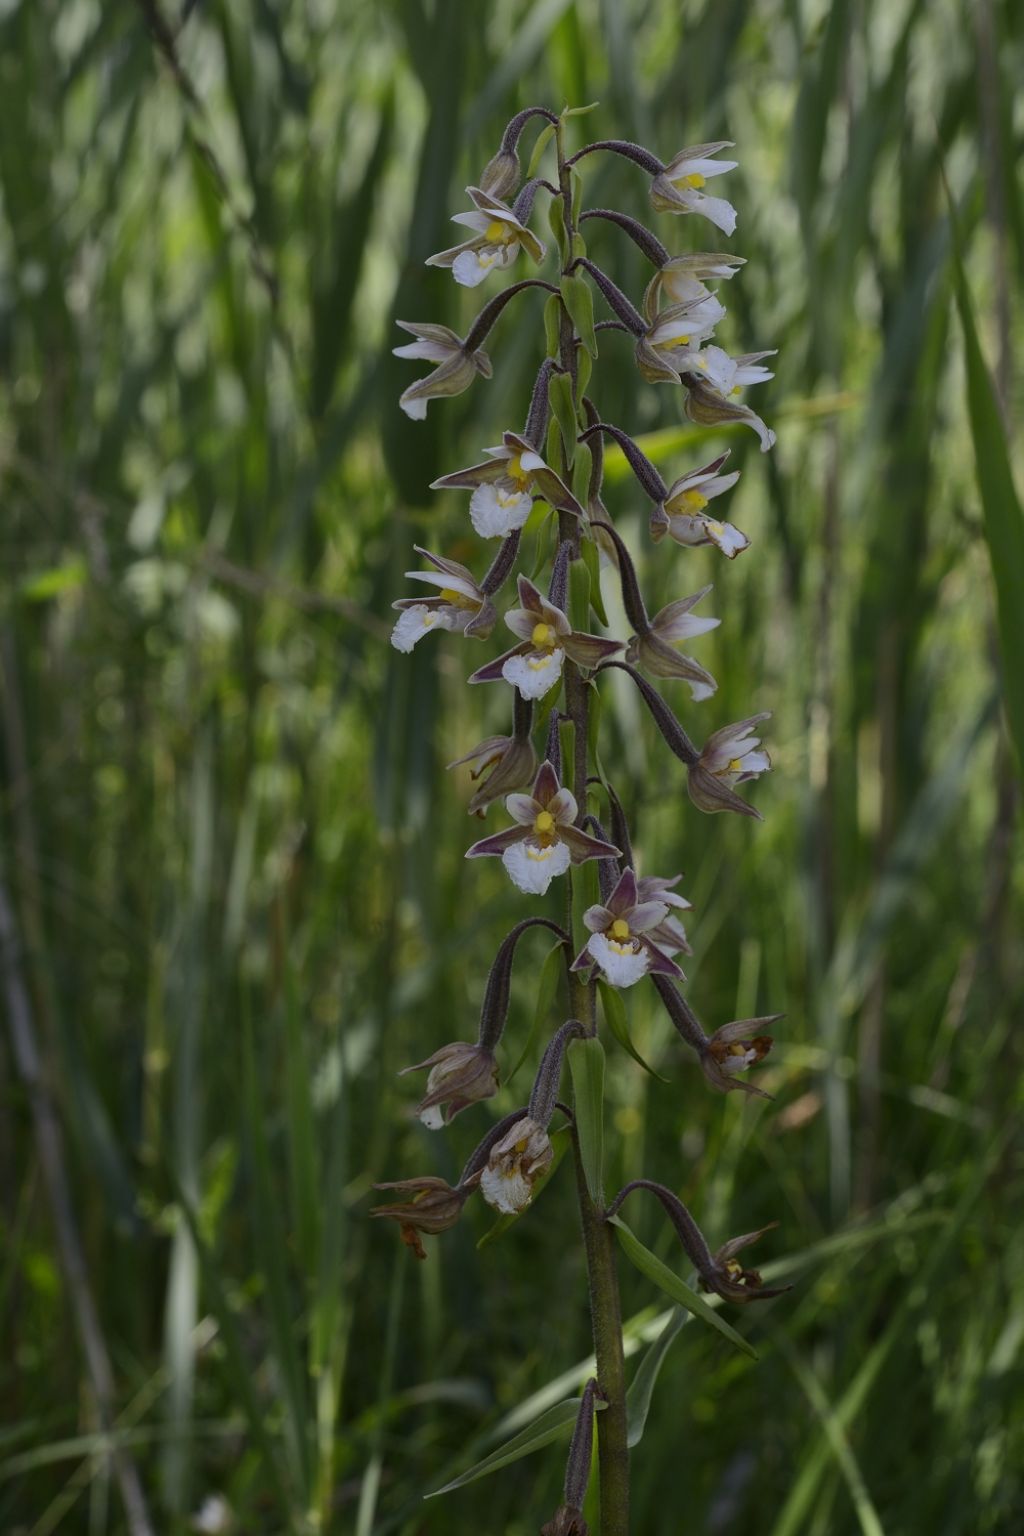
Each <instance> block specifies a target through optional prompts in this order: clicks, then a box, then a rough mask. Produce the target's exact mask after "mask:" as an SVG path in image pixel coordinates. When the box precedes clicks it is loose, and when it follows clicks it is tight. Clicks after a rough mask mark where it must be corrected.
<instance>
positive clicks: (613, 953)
mask: <svg viewBox="0 0 1024 1536" xmlns="http://www.w3.org/2000/svg"><path fill="white" fill-rule="evenodd" d="M587 949H588V951H589V953H590V954H591V955H592V956H593V957H594V959H595V960H596V961H597V963H598V965H599V966H600V968H601V970H602V971H603V972H604V975H605V976H606V977H607V978H608V980H609V981H610V982H611V984H612V986H613V987H631V986H633V984H634V983H635V982H638V981H639V980H640V978H641V977H642V976H646V975H647V950H646V949H645V948H644V947H643V945H642V944H641V945H638V946H637V948H636V949H634V948H633V947H632V946H631V945H630V946H626V945H619V944H615V943H613V942H612V941H611V940H610V939H609V938H608V937H607V935H606V934H603V933H593V934H591V936H590V939H589V941H588V943H587Z"/></svg>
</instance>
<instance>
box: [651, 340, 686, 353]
mask: <svg viewBox="0 0 1024 1536" xmlns="http://www.w3.org/2000/svg"><path fill="white" fill-rule="evenodd" d="M658 345H659V347H660V348H661V350H662V351H663V352H667V351H669V350H670V349H671V348H672V347H688V346H689V345H690V338H689V336H673V337H672V340H671V341H659V343H658Z"/></svg>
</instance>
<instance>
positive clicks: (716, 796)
mask: <svg viewBox="0 0 1024 1536" xmlns="http://www.w3.org/2000/svg"><path fill="white" fill-rule="evenodd" d="M770 718H771V711H770V710H768V711H765V712H763V713H762V714H759V715H751V716H750V717H749V719H746V720H739V721H737V722H736V724H735V725H726V726H723V727H722V729H721V730H720V731H715V732H714V734H713V735H712V736H709V737H708V739H707V741H706V742H705V744H704V748H703V751H702V752H701V754H700V756H699V757H698V759H697V761H696V762H695V763H692V764H691V765H690V767H689V770H688V774H687V789H688V790H689V794H690V799H691V800H692V801H693V803H694V805H695V806H697V807H698V809H699V810H702V811H709V812H713V811H739V812H740V814H741V815H743V816H753V817H755V818H756V819H757V820H758V821H760V820H761V813H760V811H758V810H755V809H754V807H753V806H752V805H748V804H747V802H746V801H745V800H741V799H740V797H739V795H736V794H734V793H733V789H732V786H733V785H734V784H745V783H746V781H747V780H748V779H756V778H758V777H759V775H760V774H762V773H767V771H768V769H769V768H770V767H771V765H772V760H771V758H770V757H769V756H768V753H767V752H765V751H763V750H761V739H760V737H759V736H755V735H754V734H753V731H754V728H755V727H756V726H758V725H760V723H761V721H762V720H769V719H770Z"/></svg>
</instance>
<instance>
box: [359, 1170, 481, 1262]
mask: <svg viewBox="0 0 1024 1536" xmlns="http://www.w3.org/2000/svg"><path fill="white" fill-rule="evenodd" d="M478 1183H479V1176H477V1175H474V1176H473V1177H472V1178H469V1179H467V1180H466V1182H465V1183H464V1184H459V1185H457V1186H456V1187H455V1188H454V1189H453V1188H452V1186H451V1185H450V1184H449V1183H447V1181H446V1180H445V1179H438V1178H435V1177H433V1175H431V1174H423V1175H422V1176H421V1177H420V1178H418V1179H394V1180H392V1181H391V1182H390V1183H386V1184H375V1185H374V1186H373V1187H374V1189H394V1190H397V1192H398V1193H399V1194H401V1195H409V1196H410V1198H409V1199H408V1200H400V1201H398V1202H397V1203H396V1204H394V1205H377V1206H374V1207H373V1209H372V1210H371V1211H370V1215H371V1216H385V1217H388V1218H389V1219H390V1220H391V1221H397V1222H398V1224H399V1231H400V1236H401V1239H402V1242H403V1243H405V1244H407V1245H408V1247H410V1248H411V1249H412V1251H413V1253H414V1254H415V1255H416V1257H417V1258H418V1259H425V1258H426V1256H427V1255H426V1253H425V1252H424V1249H423V1244H422V1243H421V1242H420V1233H421V1232H426V1233H428V1234H429V1235H430V1236H434V1235H435V1234H436V1233H438V1232H447V1230H448V1228H449V1227H454V1225H455V1223H456V1222H457V1221H458V1219H459V1217H460V1216H461V1215H462V1207H463V1206H464V1205H465V1203H466V1201H467V1200H468V1199H469V1196H470V1195H471V1194H472V1192H473V1190H474V1189H475V1188H476V1186H477V1184H478Z"/></svg>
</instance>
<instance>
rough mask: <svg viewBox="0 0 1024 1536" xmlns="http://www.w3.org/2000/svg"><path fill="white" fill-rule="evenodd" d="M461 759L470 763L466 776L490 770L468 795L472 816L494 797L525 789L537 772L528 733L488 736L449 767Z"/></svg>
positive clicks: (458, 766) (456, 765)
mask: <svg viewBox="0 0 1024 1536" xmlns="http://www.w3.org/2000/svg"><path fill="white" fill-rule="evenodd" d="M464 763H468V764H469V765H470V770H469V776H470V778H471V779H474V780H475V779H478V778H479V777H480V775H481V774H483V773H487V770H488V768H490V770H491V771H490V773H489V774H487V778H486V779H485V780H484V782H483V783H482V784H481V785H480V787H479V789H477V790H475V791H474V792H473V794H472V795H471V797H470V801H469V805H468V807H467V809H468V811H469V814H470V815H471V816H477V815H483V814H484V812H485V811H486V810H487V807H488V806H489V805H490V804H491V803H492V802H493V801H495V800H500V799H502V798H503V796H505V795H508V794H510V793H511V792H512V791H513V790H515V789H524V788H525V787H526V785H527V784H530V783H532V782H533V778H534V775H535V774H536V772H537V754H536V752H535V751H534V748H533V742H532V741H531V739H530V737H529V736H528V735H526V736H515V735H513V736H488V737H487V738H486V740H484V741H481V742H478V743H477V745H476V746H475V747H474V748H473V750H472V751H471V752H467V753H466V755H465V756H464V757H457V758H456V759H455V761H454V762H453V763H449V764H448V767H449V768H460V767H461V766H462V765H463V764H464Z"/></svg>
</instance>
